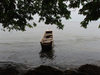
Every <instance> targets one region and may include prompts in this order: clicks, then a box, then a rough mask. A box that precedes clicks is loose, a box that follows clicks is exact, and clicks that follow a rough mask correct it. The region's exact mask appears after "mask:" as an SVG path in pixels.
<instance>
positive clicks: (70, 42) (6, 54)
mask: <svg viewBox="0 0 100 75" xmlns="http://www.w3.org/2000/svg"><path fill="white" fill-rule="evenodd" d="M64 24H65V27H64V29H63V30H59V29H57V28H56V26H55V25H49V26H48V25H45V24H43V23H39V24H38V26H37V27H34V28H33V29H29V28H27V29H26V31H25V32H21V31H11V32H8V31H5V32H4V31H2V30H0V61H5V62H7V61H11V62H16V63H23V64H25V65H28V66H32V67H36V66H39V65H50V66H54V67H59V68H62V69H63V68H64V69H65V68H73V67H78V66H80V65H83V64H96V65H100V29H98V27H97V26H98V25H99V23H98V22H92V23H90V24H89V26H88V28H87V29H84V28H82V27H80V22H77V21H65V22H64ZM47 29H50V30H52V31H53V36H54V48H53V50H51V51H48V52H41V45H40V40H41V38H42V36H43V34H44V32H45V30H47Z"/></svg>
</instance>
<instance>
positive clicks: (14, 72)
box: [0, 62, 100, 75]
mask: <svg viewBox="0 0 100 75" xmlns="http://www.w3.org/2000/svg"><path fill="white" fill-rule="evenodd" d="M0 75H100V66H97V65H93V64H85V65H81V66H80V67H78V68H73V69H72V68H71V69H67V70H65V71H62V70H60V69H57V68H54V67H51V66H47V65H40V66H38V67H35V68H29V67H27V66H25V65H23V64H17V63H13V62H8V63H7V62H0Z"/></svg>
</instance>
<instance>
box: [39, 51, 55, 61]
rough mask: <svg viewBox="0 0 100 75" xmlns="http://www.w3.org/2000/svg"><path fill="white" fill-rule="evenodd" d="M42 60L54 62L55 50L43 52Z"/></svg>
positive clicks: (41, 54)
mask: <svg viewBox="0 0 100 75" xmlns="http://www.w3.org/2000/svg"><path fill="white" fill-rule="evenodd" d="M40 58H41V59H51V60H53V59H54V50H48V51H44V50H41V52H40Z"/></svg>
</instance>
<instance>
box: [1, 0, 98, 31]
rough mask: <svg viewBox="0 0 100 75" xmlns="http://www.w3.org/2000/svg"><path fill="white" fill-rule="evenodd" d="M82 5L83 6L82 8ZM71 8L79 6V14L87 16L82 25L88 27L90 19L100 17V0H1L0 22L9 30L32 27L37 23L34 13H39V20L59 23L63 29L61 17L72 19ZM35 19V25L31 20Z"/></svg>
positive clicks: (23, 29) (47, 22)
mask: <svg viewBox="0 0 100 75" xmlns="http://www.w3.org/2000/svg"><path fill="white" fill-rule="evenodd" d="M80 6H82V8H80ZM69 8H73V9H74V8H79V9H80V10H79V14H82V15H84V16H85V18H84V20H83V21H82V22H81V25H82V26H83V27H84V28H87V25H88V23H89V22H90V21H94V20H98V19H99V18H100V0H0V23H2V26H3V27H4V28H7V29H8V30H12V29H15V30H22V31H25V27H30V28H32V27H33V26H36V25H37V24H36V23H35V22H34V15H36V14H38V15H39V22H41V21H43V22H44V23H45V24H51V25H52V24H54V25H57V27H58V28H59V29H63V27H64V25H63V24H62V21H61V19H62V18H65V19H66V20H68V19H70V18H71V17H70V13H71V11H70V10H69ZM30 20H32V21H33V25H31V24H30V23H29V21H30Z"/></svg>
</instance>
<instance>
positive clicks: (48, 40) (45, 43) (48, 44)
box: [40, 30, 53, 50]
mask: <svg viewBox="0 0 100 75" xmlns="http://www.w3.org/2000/svg"><path fill="white" fill-rule="evenodd" d="M40 44H41V47H42V50H52V48H53V31H51V30H47V31H45V33H44V36H43V38H42V40H41V41H40Z"/></svg>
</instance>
